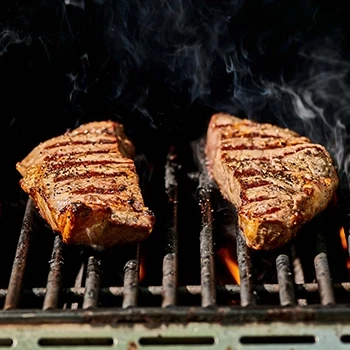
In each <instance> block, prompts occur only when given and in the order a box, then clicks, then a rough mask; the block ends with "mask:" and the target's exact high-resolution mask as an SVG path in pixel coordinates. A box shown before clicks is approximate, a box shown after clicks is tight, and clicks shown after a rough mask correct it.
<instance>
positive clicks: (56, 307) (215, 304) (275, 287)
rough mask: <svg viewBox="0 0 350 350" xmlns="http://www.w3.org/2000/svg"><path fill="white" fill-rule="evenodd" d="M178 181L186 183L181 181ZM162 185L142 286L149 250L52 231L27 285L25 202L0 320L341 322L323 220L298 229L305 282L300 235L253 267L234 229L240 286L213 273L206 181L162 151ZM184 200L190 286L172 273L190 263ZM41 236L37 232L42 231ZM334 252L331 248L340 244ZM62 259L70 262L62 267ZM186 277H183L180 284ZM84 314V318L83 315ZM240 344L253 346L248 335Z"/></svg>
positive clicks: (348, 317)
mask: <svg viewBox="0 0 350 350" xmlns="http://www.w3.org/2000/svg"><path fill="white" fill-rule="evenodd" d="M188 168H191V167H190V166H189V167H188ZM184 174H186V176H184ZM184 178H186V179H187V181H188V184H187V185H186V184H184ZM194 179H195V180H194ZM194 183H195V185H194ZM191 186H194V187H195V188H196V191H195V193H192V192H191V190H190V189H191ZM164 188H165V193H166V205H164V208H163V212H164V215H165V216H164V220H163V221H161V223H160V227H158V229H160V231H161V233H162V239H163V241H161V244H160V245H163V247H162V250H161V254H162V256H161V266H159V271H160V272H161V277H160V279H159V281H160V283H159V284H150V283H149V281H155V280H157V278H156V277H154V276H150V275H152V273H153V271H152V269H149V266H148V267H147V266H146V267H145V266H140V264H141V263H140V262H141V261H142V257H144V258H147V257H148V256H150V255H152V254H155V251H152V250H150V249H149V248H150V246H148V247H147V246H146V245H145V244H144V243H141V244H138V245H133V246H129V247H125V248H124V247H123V248H118V249H117V250H113V251H111V252H109V253H108V252H98V251H94V250H93V249H90V248H84V249H82V248H79V247H71V246H65V245H64V244H62V242H61V239H60V237H59V236H58V235H56V236H53V237H54V238H53V239H52V242H51V244H52V246H51V248H49V249H52V253H51V259H50V260H49V268H48V273H47V275H46V281H45V283H44V285H39V286H30V284H29V286H28V283H26V276H29V278H30V276H33V274H35V273H36V271H32V269H33V267H32V266H31V259H30V254H31V251H32V249H33V248H35V245H36V244H38V242H39V241H40V240H39V241H38V239H34V237H35V235H36V234H37V231H38V229H39V228H40V226H42V225H43V224H42V220H41V219H38V215H37V213H36V211H35V208H34V205H33V202H32V200H31V199H29V200H28V202H27V205H26V209H25V213H24V218H23V223H22V228H21V231H20V236H19V240H18V244H17V249H16V254H15V258H14V260H13V266H12V272H11V275H10V279H9V283H8V288H7V289H0V300H3V309H4V310H3V311H2V312H0V323H17V324H23V323H25V322H28V320H30V323H31V324H36V323H38V322H39V323H41V324H52V323H54V324H55V323H72V322H73V323H77V322H79V323H86V322H89V323H112V324H114V323H120V322H121V323H123V322H124V323H125V322H127V323H130V322H132V323H134V322H137V323H140V322H150V321H152V322H155V323H168V324H169V323H170V324H171V323H178V322H186V323H187V322H211V323H212V322H214V323H217V322H224V324H231V325H234V324H244V323H246V322H260V323H266V322H272V321H279V322H281V321H286V322H292V323H297V322H305V321H314V322H316V321H317V322H321V323H330V322H331V323H332V322H333V323H335V324H337V323H339V322H343V323H344V322H350V312H349V309H348V308H347V307H346V305H345V304H346V302H347V301H348V300H349V295H350V282H349V280H348V279H344V280H339V278H338V279H337V280H335V281H333V280H332V278H331V272H332V271H333V270H334V269H333V270H332V269H331V268H330V266H331V263H332V261H334V259H333V260H332V258H331V257H330V256H329V251H328V250H329V249H330V247H329V245H328V241H327V234H328V233H329V232H328V229H329V226H327V225H325V220H326V221H327V220H329V216H326V214H325V215H324V216H320V218H317V219H316V220H314V223H313V224H312V225H311V226H307V227H306V228H305V230H306V231H308V230H313V231H314V232H313V235H312V238H311V240H312V241H313V242H312V245H313V248H314V250H313V251H310V252H309V251H308V249H309V247H310V245H309V246H308V245H306V248H305V249H306V253H305V254H306V255H308V256H309V260H310V261H311V262H312V263H311V265H312V264H313V266H312V268H313V272H312V273H311V275H313V276H314V278H313V279H311V281H310V277H309V276H310V271H306V270H305V266H304V265H305V257H303V256H302V255H300V252H299V251H300V244H301V243H302V244H303V243H304V241H303V240H302V239H303V236H304V234H305V232H304V233H303V234H301V235H300V237H301V243H300V241H298V240H294V241H293V242H291V244H289V245H286V246H285V247H284V248H282V249H280V250H279V251H277V252H276V253H275V254H270V256H269V258H268V259H267V263H263V261H264V259H265V260H266V256H267V255H266V254H265V253H264V254H263V255H261V254H260V253H256V252H253V251H251V250H250V249H249V248H248V247H247V246H246V244H245V242H244V239H243V238H242V234H241V233H240V232H239V231H237V234H236V237H235V247H236V248H235V253H236V258H237V263H238V268H239V274H240V285H237V284H232V283H231V284H228V283H226V282H225V279H222V275H224V273H223V270H224V269H223V268H221V269H220V262H219V261H218V258H217V255H216V252H217V248H218V246H220V244H222V242H224V243H223V245H225V242H228V241H227V237H224V238H223V236H220V234H218V231H220V229H221V226H220V225H221V223H220V221H221V219H220V215H218V213H220V204H218V203H217V194H215V189H213V188H212V187H211V183H210V181H209V180H208V178H207V175H206V174H204V173H200V174H199V173H193V172H190V171H189V169H187V168H186V169H184V165H183V164H182V161H181V158H180V157H179V156H178V155H177V154H176V153H175V151H174V150H171V152H170V153H169V154H168V156H167V160H166V164H165V184H164ZM187 192H189V193H187ZM184 193H185V195H184ZM186 198H187V199H188V198H192V199H193V201H195V202H197V209H198V213H197V214H198V215H197V214H196V213H193V212H190V211H189V212H187V213H186V215H185V219H186V220H191V221H198V235H197V239H198V240H197V249H198V251H197V255H198V257H199V259H198V260H199V266H198V276H197V277H196V278H197V279H192V281H196V280H197V281H200V283H192V284H188V283H185V284H184V283H183V278H182V276H181V274H183V273H184V271H182V272H181V268H180V265H179V264H180V262H182V260H183V259H187V258H188V259H189V261H190V262H192V261H193V259H192V258H191V256H192V255H193V256H194V258H196V257H197V255H196V254H195V253H194V252H192V251H190V250H189V251H188V254H187V256H186V255H185V256H183V255H181V252H180V248H181V247H183V244H186V237H187V236H189V235H190V234H191V235H193V236H195V232H194V233H193V232H185V233H183V232H182V231H181V229H182V230H183V228H184V227H186V222H185V224H182V226H181V225H180V224H179V223H180V221H181V216H182V217H183V216H184V214H183V212H181V210H180V209H181V206H182V205H183V202H184V199H186ZM346 208H347V207H346V205H344V206H342V207H341V209H342V210H343V211H344V213H343V218H344V220H345V221H344V222H345V224H344V229H345V232H348V226H347V225H348V222H349V220H348V219H349V214H347V210H346ZM338 226H339V225H338ZM338 226H337V227H336V229H338ZM192 227H193V226H191V228H192ZM310 232H311V231H310ZM44 233H45V235H47V233H48V232H44ZM332 234H333V233H332ZM231 238H232V237H231ZM157 239H158V237H157ZM220 242H221V243H220ZM198 243H199V244H198ZM44 246H45V247H43V249H46V244H44ZM229 247H231V245H229ZM232 247H234V245H233V246H232ZM338 248H339V249H340V250H341V246H340V245H339V247H338ZM182 249H183V248H182ZM189 249H190V248H189ZM39 251H40V249H39ZM334 254H335V255H337V254H338V252H335V253H334V252H333V255H334ZM106 255H107V258H106ZM111 257H112V259H111ZM312 259H313V260H312ZM111 261H112V262H113V263H111ZM155 261H157V259H155ZM339 261H340V260H339ZM72 262H75V265H76V266H72ZM344 263H345V260H344ZM264 264H265V265H266V266H265V265H264ZM221 265H222V263H221ZM257 265H262V266H263V269H265V267H266V268H267V269H268V270H270V271H274V272H275V275H274V276H273V278H272V279H271V280H270V281H269V279H268V278H267V279H266V278H265V277H262V278H260V277H259V269H258V268H257ZM152 266H153V267H154V266H155V265H152ZM185 266H186V265H185ZM141 268H142V269H145V268H146V274H147V275H148V279H147V277H146V279H145V280H143V277H142V276H141V275H142V273H143V272H142V271H141ZM225 271H226V270H225ZM190 273H192V270H191V272H190ZM225 274H226V272H225ZM109 275H113V276H112V277H111V276H109ZM265 275H266V274H265ZM72 276H73V277H72ZM187 280H188V276H187V277H186V278H185V281H187ZM190 280H191V279H190ZM116 281H120V283H119V282H117V283H115V282H116ZM271 281H272V282H271ZM325 306H328V307H327V308H326V307H325ZM40 309H41V310H40ZM33 311H34V312H33ZM87 311H89V314H86V312H87ZM87 315H88V316H87ZM276 336H277V335H276ZM203 339H204V338H203ZM247 339H248V340H249V339H250V340H249V341H248V340H247ZM313 339H314V338H313ZM246 340H247V341H248V343H249V342H250V341H256V339H255V340H254V339H253V340H252V339H251V338H249V336H248V338H246ZM147 341H148V340H147ZM113 344H114V343H113ZM242 344H243V343H242ZM249 344H253V343H251V342H250V343H249Z"/></svg>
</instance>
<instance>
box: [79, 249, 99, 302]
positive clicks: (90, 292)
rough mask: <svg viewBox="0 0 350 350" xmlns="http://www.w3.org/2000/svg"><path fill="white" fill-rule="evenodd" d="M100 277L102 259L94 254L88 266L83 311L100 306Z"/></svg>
mask: <svg viewBox="0 0 350 350" xmlns="http://www.w3.org/2000/svg"><path fill="white" fill-rule="evenodd" d="M100 275H101V259H100V258H99V257H98V256H97V255H95V254H92V255H90V257H89V260H88V264H87V271H86V281H85V293H84V302H83V309H92V308H96V307H97V306H98V299H99V291H100Z"/></svg>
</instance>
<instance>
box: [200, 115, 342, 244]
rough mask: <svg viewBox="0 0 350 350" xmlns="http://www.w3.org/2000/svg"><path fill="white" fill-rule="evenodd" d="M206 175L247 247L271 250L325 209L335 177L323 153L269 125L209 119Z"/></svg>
mask: <svg viewBox="0 0 350 350" xmlns="http://www.w3.org/2000/svg"><path fill="white" fill-rule="evenodd" d="M206 155H207V161H208V168H209V172H210V174H211V176H212V178H214V180H215V181H216V182H217V184H218V186H219V189H220V191H221V193H222V194H223V196H224V197H225V198H226V199H227V200H228V201H229V202H231V203H232V204H234V206H235V207H236V209H237V211H238V221H239V226H240V229H241V231H242V233H243V235H244V237H245V240H246V243H247V245H248V246H249V247H251V248H253V249H258V250H270V249H275V248H278V247H280V246H282V245H283V244H285V243H286V242H287V241H289V240H290V239H292V238H293V237H294V236H295V234H296V233H297V231H298V230H299V229H300V228H301V226H302V225H303V224H305V223H306V222H308V221H310V220H311V219H312V218H313V217H315V216H316V215H317V214H319V213H320V212H321V211H322V210H324V209H325V208H326V206H327V205H328V203H329V202H330V201H331V199H332V197H333V195H334V193H335V191H336V188H337V185H338V177H337V172H336V169H335V167H334V165H333V162H332V159H331V157H330V155H329V153H328V152H327V151H326V149H325V148H324V147H323V146H321V145H318V144H314V143H312V142H311V141H310V140H309V139H308V138H307V137H301V136H299V135H298V134H297V133H295V132H293V131H291V130H288V129H283V128H280V127H277V126H274V125H271V124H259V123H257V122H254V121H250V120H245V119H244V120H242V119H238V118H236V117H233V116H231V115H228V114H223V113H219V114H215V115H213V116H212V118H211V121H210V124H209V127H208V132H207V143H206Z"/></svg>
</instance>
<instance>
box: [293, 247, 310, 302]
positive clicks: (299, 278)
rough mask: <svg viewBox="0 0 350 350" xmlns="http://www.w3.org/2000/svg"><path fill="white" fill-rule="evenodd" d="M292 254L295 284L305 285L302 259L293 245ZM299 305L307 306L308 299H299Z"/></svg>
mask: <svg viewBox="0 0 350 350" xmlns="http://www.w3.org/2000/svg"><path fill="white" fill-rule="evenodd" d="M290 253H291V256H292V260H293V271H294V283H295V284H304V283H305V276H304V271H303V267H302V265H301V261H300V258H299V257H298V256H297V253H296V249H295V246H294V245H292V247H291V249H290ZM298 305H307V300H306V299H299V298H298Z"/></svg>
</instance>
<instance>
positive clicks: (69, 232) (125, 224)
mask: <svg viewBox="0 0 350 350" xmlns="http://www.w3.org/2000/svg"><path fill="white" fill-rule="evenodd" d="M133 156H134V147H133V145H132V144H131V142H130V141H129V140H128V139H127V138H126V135H125V134H124V132H123V127H122V125H120V124H117V123H114V122H112V121H102V122H93V123H89V124H85V125H81V126H80V127H79V128H77V129H75V130H73V131H70V132H67V133H65V134H64V135H62V136H58V137H55V138H53V139H50V140H47V141H45V142H43V143H41V144H39V145H38V146H37V147H35V148H34V149H33V151H32V152H31V153H30V154H29V155H28V156H27V157H26V158H25V159H24V160H23V161H22V162H19V163H17V170H18V171H19V172H20V173H21V175H22V176H23V179H21V181H20V184H21V187H22V188H23V190H24V191H25V192H27V193H28V194H29V195H30V197H31V198H32V199H33V201H34V203H35V204H36V206H37V208H38V209H39V212H40V214H41V216H42V217H43V218H44V219H45V220H46V221H47V222H48V223H49V224H50V226H51V227H52V229H53V230H54V231H57V232H59V233H61V235H62V239H63V241H64V242H65V243H72V244H83V245H90V246H93V247H95V248H106V247H109V246H112V245H115V244H123V243H129V242H139V241H142V240H144V239H145V238H146V237H147V236H148V235H149V234H150V232H151V231H152V228H153V224H154V216H153V214H152V213H151V212H150V211H149V209H148V208H146V207H145V206H144V202H143V198H142V195H141V191H140V188H139V181H138V180H139V179H138V176H137V174H136V169H135V164H134V162H133V160H132V158H133Z"/></svg>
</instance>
